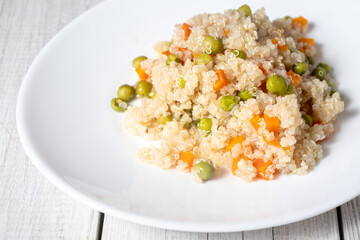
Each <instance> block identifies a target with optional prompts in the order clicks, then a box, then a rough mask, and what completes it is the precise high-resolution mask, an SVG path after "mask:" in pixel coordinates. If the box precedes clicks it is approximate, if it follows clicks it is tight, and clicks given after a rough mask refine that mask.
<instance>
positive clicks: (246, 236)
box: [208, 228, 273, 240]
mask: <svg viewBox="0 0 360 240" xmlns="http://www.w3.org/2000/svg"><path fill="white" fill-rule="evenodd" d="M208 236H209V237H208V239H209V240H240V239H242V240H259V239H261V240H272V239H273V238H272V229H271V228H266V229H261V230H255V231H245V232H232V233H209V235H208Z"/></svg>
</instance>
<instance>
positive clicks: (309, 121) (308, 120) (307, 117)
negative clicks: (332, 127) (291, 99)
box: [302, 113, 313, 127]
mask: <svg viewBox="0 0 360 240" xmlns="http://www.w3.org/2000/svg"><path fill="white" fill-rule="evenodd" d="M302 117H303V119H304V120H305V123H306V124H307V125H309V127H311V126H312V125H313V119H312V117H311V116H310V115H309V114H306V113H304V114H303V115H302Z"/></svg>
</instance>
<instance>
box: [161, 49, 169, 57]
mask: <svg viewBox="0 0 360 240" xmlns="http://www.w3.org/2000/svg"><path fill="white" fill-rule="evenodd" d="M161 54H164V55H166V56H167V57H169V55H170V54H171V53H170V51H169V50H166V51H163V52H162V53H161Z"/></svg>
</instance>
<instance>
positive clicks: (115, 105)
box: [111, 98, 127, 112]
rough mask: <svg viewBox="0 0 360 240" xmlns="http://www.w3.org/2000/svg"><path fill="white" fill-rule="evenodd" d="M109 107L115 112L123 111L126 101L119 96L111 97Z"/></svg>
mask: <svg viewBox="0 0 360 240" xmlns="http://www.w3.org/2000/svg"><path fill="white" fill-rule="evenodd" d="M111 107H112V109H114V110H115V111H117V112H124V111H125V110H126V108H127V103H126V102H124V101H122V100H121V99H120V98H113V99H111Z"/></svg>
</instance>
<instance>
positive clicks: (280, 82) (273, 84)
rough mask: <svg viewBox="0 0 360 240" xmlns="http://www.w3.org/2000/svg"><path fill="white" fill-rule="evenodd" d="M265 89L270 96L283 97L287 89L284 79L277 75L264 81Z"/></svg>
mask: <svg viewBox="0 0 360 240" xmlns="http://www.w3.org/2000/svg"><path fill="white" fill-rule="evenodd" d="M266 89H267V90H268V91H269V92H270V93H272V94H275V95H284V94H285V93H286V90H287V89H288V85H287V82H286V80H285V78H283V77H281V76H278V75H272V76H271V77H269V79H268V80H267V81H266Z"/></svg>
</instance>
